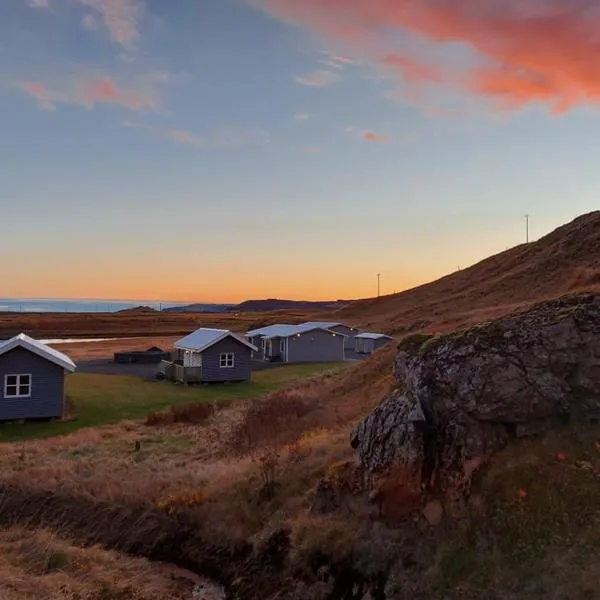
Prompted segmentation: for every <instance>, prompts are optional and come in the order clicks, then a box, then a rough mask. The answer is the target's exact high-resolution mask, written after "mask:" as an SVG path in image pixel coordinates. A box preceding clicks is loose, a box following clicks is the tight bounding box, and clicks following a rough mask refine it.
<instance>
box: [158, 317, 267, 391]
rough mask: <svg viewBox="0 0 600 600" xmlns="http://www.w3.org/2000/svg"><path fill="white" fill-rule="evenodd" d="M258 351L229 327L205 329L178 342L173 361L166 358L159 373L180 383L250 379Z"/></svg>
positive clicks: (198, 330)
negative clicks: (252, 360)
mask: <svg viewBox="0 0 600 600" xmlns="http://www.w3.org/2000/svg"><path fill="white" fill-rule="evenodd" d="M257 350H258V348H256V347H255V346H253V345H252V344H250V343H249V342H248V341H247V340H245V339H244V338H243V337H241V336H238V335H236V334H235V333H232V332H231V331H228V330H226V329H206V328H201V329H197V330H196V331H194V332H193V333H190V334H189V335H187V336H185V337H184V338H182V339H180V340H178V341H177V342H175V345H174V349H173V352H172V360H163V361H162V362H161V363H160V367H159V372H160V373H161V374H162V375H163V376H164V378H165V379H168V380H170V381H177V382H179V383H216V382H229V381H248V380H249V379H250V376H251V371H252V366H251V355H252V353H253V352H255V351H257Z"/></svg>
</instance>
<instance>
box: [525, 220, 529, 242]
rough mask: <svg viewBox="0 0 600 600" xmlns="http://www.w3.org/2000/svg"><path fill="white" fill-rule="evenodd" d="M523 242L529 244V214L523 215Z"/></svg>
mask: <svg viewBox="0 0 600 600" xmlns="http://www.w3.org/2000/svg"><path fill="white" fill-rule="evenodd" d="M525 243H526V244H529V215H525Z"/></svg>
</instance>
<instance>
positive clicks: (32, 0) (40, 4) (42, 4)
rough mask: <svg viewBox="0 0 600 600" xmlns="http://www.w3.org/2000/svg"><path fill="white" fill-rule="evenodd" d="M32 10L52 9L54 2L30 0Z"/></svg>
mask: <svg viewBox="0 0 600 600" xmlns="http://www.w3.org/2000/svg"><path fill="white" fill-rule="evenodd" d="M28 4H29V6H31V8H52V0H29V2H28Z"/></svg>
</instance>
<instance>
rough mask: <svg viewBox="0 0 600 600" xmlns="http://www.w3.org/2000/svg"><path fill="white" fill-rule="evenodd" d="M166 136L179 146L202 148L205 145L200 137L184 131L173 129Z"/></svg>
mask: <svg viewBox="0 0 600 600" xmlns="http://www.w3.org/2000/svg"><path fill="white" fill-rule="evenodd" d="M166 136H167V137H168V138H169V139H171V140H173V141H174V142H178V143H179V144H188V145H190V146H202V145H203V144H204V140H203V139H202V138H201V137H200V136H198V135H196V134H194V133H191V132H190V131H186V130H184V129H171V130H169V131H167V132H166Z"/></svg>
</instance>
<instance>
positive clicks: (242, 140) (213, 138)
mask: <svg viewBox="0 0 600 600" xmlns="http://www.w3.org/2000/svg"><path fill="white" fill-rule="evenodd" d="M121 126H122V127H127V128H131V129H145V130H147V131H150V132H151V133H153V134H155V135H158V136H159V137H162V138H163V139H167V140H170V141H172V142H176V143H178V144H185V145H189V146H195V147H198V148H200V147H202V148H242V147H245V146H261V145H265V144H268V143H270V141H271V139H270V137H269V135H268V134H267V133H266V132H265V131H263V130H262V129H259V128H256V127H234V126H229V127H222V128H220V129H217V130H216V131H214V132H213V133H212V134H207V135H202V136H201V135H197V134H196V133H192V132H191V131H188V130H187V129H172V128H168V127H164V126H161V125H154V124H147V123H139V122H135V121H122V122H121Z"/></svg>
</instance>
